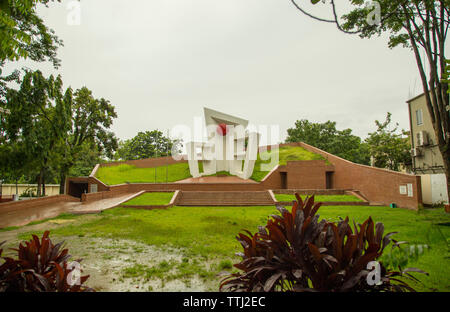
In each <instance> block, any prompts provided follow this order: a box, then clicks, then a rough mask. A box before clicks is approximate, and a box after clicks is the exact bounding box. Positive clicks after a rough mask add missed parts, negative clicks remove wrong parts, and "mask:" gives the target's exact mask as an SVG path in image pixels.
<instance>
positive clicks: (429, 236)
mask: <svg viewBox="0 0 450 312" xmlns="http://www.w3.org/2000/svg"><path fill="white" fill-rule="evenodd" d="M289 209H290V208H289ZM270 214H278V212H277V211H276V209H275V207H213V208H211V209H208V208H207V207H172V208H169V209H164V210H140V209H132V208H114V209H109V210H105V211H103V212H102V213H101V214H98V215H95V216H94V215H80V216H72V218H74V219H75V220H76V221H75V222H73V223H70V224H61V225H59V226H58V227H57V228H54V229H52V231H51V235H52V237H59V238H60V239H62V240H66V239H68V240H70V238H71V237H78V235H80V233H86V234H83V235H84V239H90V238H92V239H98V238H108V239H127V240H132V241H136V242H139V243H144V244H147V245H152V246H156V247H162V248H168V247H169V246H171V247H175V248H183V250H184V256H185V257H189V258H190V257H196V258H197V257H198V256H200V257H204V262H202V263H200V264H199V265H200V266H201V267H203V268H207V266H206V262H207V261H208V260H210V259H219V260H221V259H224V260H225V259H230V257H234V258H232V259H231V260H232V261H233V263H235V260H238V258H237V257H235V256H233V255H234V254H235V253H236V252H239V251H241V250H242V248H241V246H240V245H239V243H238V241H237V240H236V239H235V236H236V235H237V234H238V233H239V232H240V231H241V230H242V229H254V230H255V229H257V227H258V225H262V224H264V223H266V221H267V217H268V216H269V215H270ZM319 214H320V218H321V219H322V218H326V219H327V220H330V221H333V220H336V221H338V220H339V218H340V217H342V218H345V216H349V218H350V220H355V222H356V223H362V221H364V220H365V219H367V218H368V217H369V216H371V217H372V218H373V220H374V221H375V222H382V223H383V224H384V225H385V232H386V233H388V232H393V231H395V232H398V234H395V235H394V236H393V238H394V239H396V240H398V241H407V242H409V243H410V244H427V245H428V246H429V247H430V248H429V249H428V250H427V251H426V252H425V253H424V254H423V255H421V256H420V257H419V258H418V260H415V261H413V262H410V263H408V267H416V268H420V269H421V270H424V271H426V272H428V273H429V274H430V275H429V276H422V275H420V280H421V281H422V282H423V283H424V285H421V284H417V285H411V286H413V287H414V288H415V289H416V290H419V291H436V290H438V291H450V279H449V277H450V265H448V264H449V260H448V259H449V258H448V257H449V256H450V252H449V248H448V240H449V237H450V227H449V226H448V224H450V214H446V213H445V212H444V210H443V209H442V208H440V209H425V210H421V211H419V212H416V211H411V210H406V209H393V208H389V207H370V209H368V208H367V207H366V206H352V207H349V206H324V207H321V208H320V212H319ZM33 233H37V234H38V233H42V231H33ZM30 234H31V232H29V231H27V227H24V231H23V232H22V233H21V234H20V235H19V237H18V238H20V239H29V237H30ZM69 246H70V245H69ZM95 248H102V246H99V247H97V246H90V245H89V252H96V250H95ZM389 250H390V247H389V248H388V249H387V250H386V251H385V252H384V254H387V253H388V252H389ZM129 255H130V256H131V257H133V256H134V255H133V254H129ZM74 256H82V254H80V255H78V254H76V255H74ZM211 273H212V274H211V275H209V276H208V278H213V279H217V284H218V281H219V280H220V278H219V277H217V276H216V274H217V273H218V272H211ZM408 283H409V281H408Z"/></svg>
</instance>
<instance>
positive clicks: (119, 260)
mask: <svg viewBox="0 0 450 312" xmlns="http://www.w3.org/2000/svg"><path fill="white" fill-rule="evenodd" d="M61 240H65V242H66V244H67V245H66V246H67V248H69V254H71V255H73V258H72V260H76V259H79V258H81V259H82V261H81V268H82V270H83V273H82V275H83V276H84V275H90V277H89V279H88V280H87V282H86V285H88V286H89V287H91V288H94V289H95V290H96V291H114V292H116V291H117V292H127V291H133V292H135V291H161V292H169V291H170V292H179V291H180V292H182V291H193V292H204V291H218V284H219V281H220V279H221V277H220V276H217V275H216V276H214V277H213V278H211V276H212V275H214V273H212V271H210V270H213V267H214V265H215V264H214V263H213V262H211V261H205V260H204V259H201V258H199V259H193V258H192V257H190V258H187V257H186V256H184V253H183V251H182V250H180V249H176V248H170V247H168V248H165V249H162V248H158V247H155V246H150V245H146V244H143V243H139V242H135V241H131V240H118V239H109V238H93V237H64V238H63V239H55V242H56V241H61ZM193 261H194V262H195V263H197V264H198V265H199V266H200V267H202V268H204V270H205V272H211V273H209V274H210V276H209V278H202V277H201V276H198V275H194V274H189V275H187V276H183V275H182V274H180V272H179V269H178V268H179V266H180V265H182V264H183V263H185V264H192V263H193ZM161 267H163V269H165V270H163V271H162V272H161V269H160V268H161ZM136 268H138V270H136ZM155 271H156V272H155ZM130 272H131V274H130ZM148 272H150V273H148ZM152 273H156V274H155V275H158V276H153V275H152ZM170 276H172V277H173V276H176V277H175V278H170ZM166 277H168V278H166Z"/></svg>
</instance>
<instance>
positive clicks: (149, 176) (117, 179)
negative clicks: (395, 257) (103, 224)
mask: <svg viewBox="0 0 450 312" xmlns="http://www.w3.org/2000/svg"><path fill="white" fill-rule="evenodd" d="M275 152H276V150H273V151H270V152H264V153H262V155H259V154H258V159H257V160H256V163H255V168H254V170H253V175H252V176H251V177H250V179H252V180H254V181H257V182H260V181H261V180H262V179H264V177H265V176H266V175H267V174H268V173H269V172H270V171H271V170H272V169H273V168H274V167H275V166H276V164H272V165H271V164H270V159H269V160H266V159H268V157H270V155H271V153H275ZM261 156H262V157H261ZM290 160H325V158H324V157H322V156H321V155H319V154H315V153H313V152H310V151H308V150H306V149H304V148H303V147H300V146H284V147H281V148H280V149H279V161H278V164H280V165H286V163H287V162H288V161H290ZM263 164H266V168H262V167H261V165H263ZM267 165H268V166H267ZM199 170H200V172H202V171H203V166H202V162H199ZM166 172H167V173H166ZM166 174H167V179H166ZM214 175H230V174H229V173H228V172H218V173H216V174H214ZM96 177H97V178H98V179H99V180H100V181H102V182H103V183H105V184H107V185H115V184H123V183H165V182H166V181H167V182H169V183H170V182H176V181H180V180H184V179H187V178H190V177H192V176H191V173H190V171H189V165H188V163H177V164H172V165H168V166H161V167H156V179H155V168H138V167H136V166H133V165H127V164H121V165H117V166H109V167H100V168H98V171H97V174H96Z"/></svg>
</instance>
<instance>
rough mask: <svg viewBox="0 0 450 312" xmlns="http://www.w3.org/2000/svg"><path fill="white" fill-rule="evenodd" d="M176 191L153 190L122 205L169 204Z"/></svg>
mask: <svg viewBox="0 0 450 312" xmlns="http://www.w3.org/2000/svg"><path fill="white" fill-rule="evenodd" d="M173 194H174V192H151V193H144V194H142V195H140V196H138V197H135V198H133V199H131V200H129V201H127V202H125V203H123V204H122V206H145V205H167V204H169V203H170V200H171V199H172V197H173Z"/></svg>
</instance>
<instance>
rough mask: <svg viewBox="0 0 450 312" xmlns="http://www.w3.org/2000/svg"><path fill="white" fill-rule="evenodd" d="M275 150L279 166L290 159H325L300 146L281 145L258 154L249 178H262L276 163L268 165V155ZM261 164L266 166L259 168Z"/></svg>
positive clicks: (259, 179)
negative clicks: (277, 148)
mask: <svg viewBox="0 0 450 312" xmlns="http://www.w3.org/2000/svg"><path fill="white" fill-rule="evenodd" d="M277 151H279V160H278V164H279V165H281V166H283V165H286V164H287V162H288V161H290V160H326V159H325V158H324V157H323V156H321V155H319V154H316V153H313V152H310V151H308V150H306V149H304V148H303V147H300V146H282V147H280V148H279V150H276V149H275V150H273V151H267V152H264V153H262V154H261V155H260V154H258V159H257V160H256V163H255V168H254V170H253V174H252V176H251V177H250V179H252V180H255V181H257V182H260V181H261V180H262V179H264V177H265V176H266V175H267V174H268V173H269V172H270V171H271V170H272V169H273V168H274V167H275V166H276V164H272V165H270V163H271V161H270V159H269V157H270V155H271V153H275V152H277ZM263 159H264V160H263ZM266 159H269V160H266ZM263 164H266V166H268V168H261V165H263ZM263 169H264V170H263Z"/></svg>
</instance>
